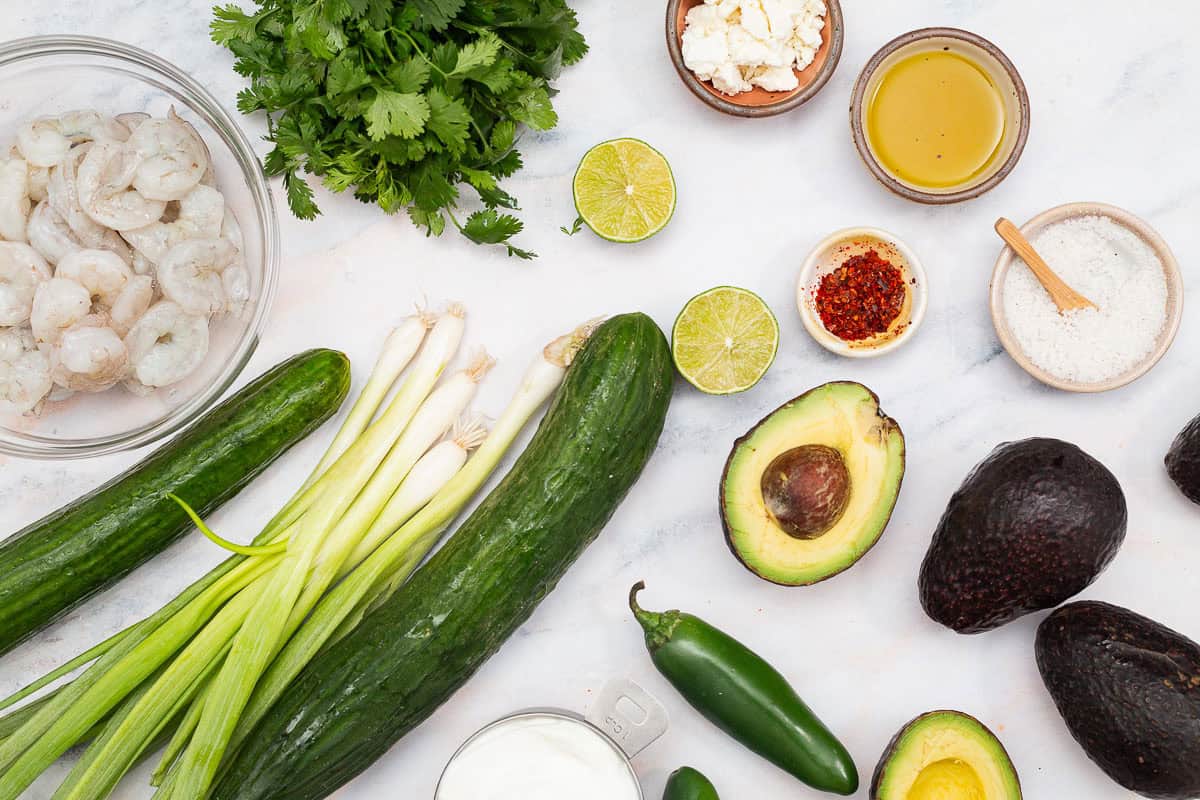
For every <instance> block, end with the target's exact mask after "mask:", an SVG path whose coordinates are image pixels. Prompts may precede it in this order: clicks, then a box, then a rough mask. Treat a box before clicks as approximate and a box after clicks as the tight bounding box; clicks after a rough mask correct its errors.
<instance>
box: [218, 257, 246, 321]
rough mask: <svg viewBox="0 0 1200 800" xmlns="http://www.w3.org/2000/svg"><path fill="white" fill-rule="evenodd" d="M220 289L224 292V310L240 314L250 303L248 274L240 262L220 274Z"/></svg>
mask: <svg viewBox="0 0 1200 800" xmlns="http://www.w3.org/2000/svg"><path fill="white" fill-rule="evenodd" d="M221 287H222V288H223V289H224V290H225V310H226V311H227V312H229V313H230V314H240V313H242V310H243V309H245V308H246V303H248V302H250V273H249V272H248V271H247V270H246V268H245V267H243V266H242V264H241V262H240V261H239V262H238V263H236V264H234V265H232V266H230V267H228V268H227V269H226V270H225V271H224V272H222V273H221Z"/></svg>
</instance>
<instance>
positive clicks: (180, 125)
mask: <svg viewBox="0 0 1200 800" xmlns="http://www.w3.org/2000/svg"><path fill="white" fill-rule="evenodd" d="M127 147H128V149H129V151H130V152H131V153H132V154H133V155H134V157H135V158H136V159H137V162H138V165H137V170H136V172H135V174H134V177H133V186H134V188H135V189H137V190H138V192H140V193H141V195H142V196H143V197H146V198H149V199H151V200H179V199H182V198H183V196H184V195H185V194H187V193H188V192H190V191H191V190H192V189H193V188H195V186H196V184H198V183H200V179H201V178H203V177H204V173H206V172H208V167H209V161H210V159H209V153H208V148H207V147H206V146H205V144H204V140H203V139H201V138H200V135H199V134H198V133H197V132H196V129H195V128H193V127H192V126H191V125H188V124H187V123H185V122H184V121H183V120H182V119H180V117H179V115H178V114H176V113H175V109H174V108H172V109H171V111H170V113H169V114H168V116H167V117H166V118H164V119H148V120H146V121H145V122H143V123H142V124H141V125H138V126H137V128H136V129H135V130H134V132H133V134H132V135H131V136H130V137H129V142H128V145H127Z"/></svg>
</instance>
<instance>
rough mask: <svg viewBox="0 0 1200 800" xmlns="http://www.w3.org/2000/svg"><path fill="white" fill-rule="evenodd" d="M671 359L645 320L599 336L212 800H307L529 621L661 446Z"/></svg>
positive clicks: (618, 324) (281, 709) (629, 318)
mask: <svg viewBox="0 0 1200 800" xmlns="http://www.w3.org/2000/svg"><path fill="white" fill-rule="evenodd" d="M672 377H673V371H672V366H671V353H670V349H669V347H668V346H667V342H666V339H665V338H664V337H663V334H662V331H660V330H659V329H658V327H657V326H656V325H655V324H654V322H653V321H651V320H650V318H649V317H646V316H645V315H642V314H627V315H623V316H619V317H615V318H613V319H611V320H609V321H608V322H606V323H604V324H603V325H601V326H600V327H599V328H598V329H597V330H596V332H595V333H594V334H593V335H592V337H591V339H590V340H589V341H588V343H587V344H585V345H584V347H583V349H582V350H581V351H580V352H579V354H578V355H577V356H576V359H575V362H574V364H573V365H572V366H571V367H570V369H569V370H568V373H567V375H566V378H565V380H564V382H563V385H562V386H561V387H560V388H559V390H558V393H557V394H556V395H555V398H554V400H553V402H552V404H551V407H550V409H549V410H548V411H547V412H546V416H545V418H544V419H543V420H542V423H541V425H540V426H539V428H538V431H537V434H536V435H535V436H534V437H533V440H532V441H531V442H530V444H529V446H528V447H527V448H526V449H525V452H524V453H522V454H521V456H520V457H519V458H518V459H517V462H516V464H515V465H514V466H513V468H512V471H511V472H509V473H508V475H507V476H506V477H505V478H504V480H503V481H502V482H501V483H500V484H499V485H498V486H497V487H496V489H495V490H494V491H492V493H491V494H489V495H488V497H487V498H486V499H485V500H484V501H483V503H482V504H481V505H480V506H479V508H478V509H477V510H476V511H475V512H474V513H473V514H472V515H471V516H470V517H469V518H468V519H467V520H466V521H465V522H464V523H463V524H462V526H461V527H460V528H459V529H458V532H457V533H456V534H455V535H454V536H453V537H452V538H451V539H450V540H449V541H448V542H447V543H446V545H445V546H444V547H442V549H441V550H439V551H438V552H437V553H436V554H435V555H434V556H433V557H432V558H431V559H430V560H429V562H428V563H427V564H426V565H425V566H423V567H422V568H421V569H420V570H418V571H417V572H416V573H415V574H414V575H413V577H412V579H411V580H410V581H409V583H408V584H407V585H406V586H405V587H403V588H402V589H401V590H400V591H399V592H397V593H396V594H395V595H394V596H393V597H392V598H391V599H390V600H388V601H387V602H386V603H384V604H383V605H381V606H380V607H379V608H378V609H377V610H376V611H374V612H373V613H371V614H370V615H368V616H367V617H366V618H365V619H364V620H363V621H362V623H361V624H360V625H359V626H358V627H357V628H356V629H355V630H354V631H353V632H351V633H350V634H348V635H347V636H346V637H345V638H343V639H342V640H340V641H339V642H338V643H337V644H336V645H334V646H332V647H330V648H329V649H328V650H326V651H325V652H324V653H322V654H321V655H318V656H317V657H316V658H315V659H314V660H313V661H312V662H310V663H309V665H308V667H307V668H306V669H305V670H304V672H302V673H301V674H300V675H299V676H298V677H297V678H296V680H295V682H294V683H293V684H292V685H291V686H290V687H289V688H288V690H287V691H286V692H285V693H284V694H283V695H282V696H281V697H280V699H279V700H278V701H277V702H276V703H275V705H274V706H273V707H272V708H271V710H270V711H269V712H267V715H266V716H265V717H263V719H262V720H261V721H260V722H259V724H258V726H257V727H256V728H255V730H254V731H253V732H252V733H251V734H250V735H249V736H248V737H247V738H246V743H245V744H244V745H243V747H242V748H241V750H240V751H239V752H238V753H237V754H236V755H234V756H233V757H232V759H231V760H230V761H229V762H227V764H226V768H225V770H224V774H223V776H222V777H221V779H220V780H219V782H218V783H217V785H216V787H215V789H214V791H213V793H212V794H211V795H210V800H266V798H279V799H280V800H282V798H287V799H288V800H316V799H317V798H323V797H326V796H327V795H328V794H329V793H330V792H332V791H333V790H335V789H336V788H337V787H339V786H341V785H342V784H344V783H345V782H347V781H348V780H350V779H351V778H353V777H354V776H355V775H357V774H359V773H360V772H362V771H363V770H365V769H366V768H367V767H369V766H370V765H371V764H372V763H373V762H374V761H375V760H376V759H377V758H379V757H380V756H381V755H383V754H384V753H385V752H386V751H387V750H388V748H389V747H391V746H392V745H393V744H395V742H396V741H397V740H398V739H400V738H401V737H402V736H404V735H405V734H406V733H408V732H409V731H411V730H412V729H413V728H415V727H416V726H417V725H418V724H420V723H421V722H422V721H423V720H424V719H425V718H427V717H428V716H429V715H430V714H432V713H433V712H434V710H435V709H437V708H438V706H440V705H441V704H442V703H443V702H445V701H446V700H447V699H448V698H449V697H450V696H451V695H452V694H453V693H454V692H455V691H456V690H457V689H459V687H461V686H462V685H463V684H464V683H466V682H467V680H468V679H469V678H470V677H471V676H472V675H473V674H474V673H475V671H476V670H477V669H479V667H480V666H482V665H483V663H484V662H485V661H487V659H488V658H489V657H490V656H491V655H492V654H493V653H495V652H496V650H497V649H499V647H500V646H501V645H502V644H503V643H504V641H505V640H506V639H508V637H509V636H511V635H512V634H513V632H514V631H516V629H517V628H518V627H519V626H520V625H521V624H522V623H523V622H525V620H526V619H528V618H529V616H530V614H532V613H533V610H534V609H535V608H536V607H537V605H538V603H539V602H540V601H541V600H542V598H544V597H545V596H546V594H547V593H549V592H550V590H551V589H553V588H554V586H555V584H556V583H557V582H558V580H559V579H560V578H561V577H562V575H563V573H564V572H565V571H566V570H567V568H568V567H569V566H570V565H571V564H572V563H573V562H574V561H575V559H576V558H577V557H578V556H579V555H580V553H582V552H583V550H584V549H585V548H586V547H587V545H588V544H589V543H591V542H592V540H593V539H595V537H596V536H597V534H598V533H599V532H600V529H601V528H603V527H604V525H605V523H606V522H607V521H608V519H609V518H610V517H611V516H612V514H613V512H614V511H615V510H616V508H617V505H618V504H619V503H620V502H621V500H622V498H624V496H625V494H626V493H627V492H628V490H629V488H630V487H631V486H632V485H633V483H634V481H636V480H637V478H638V476H639V475H640V474H641V471H642V468H643V467H644V466H645V464H646V461H647V460H648V459H649V457H650V454H651V453H652V452H653V451H654V447H655V445H656V443H657V442H658V437H659V434H660V433H661V431H662V427H663V421H664V418H665V416H666V412H667V405H668V403H669V402H670V396H671V382H672Z"/></svg>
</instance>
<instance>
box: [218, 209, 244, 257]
mask: <svg viewBox="0 0 1200 800" xmlns="http://www.w3.org/2000/svg"><path fill="white" fill-rule="evenodd" d="M221 238H222V239H228V240H229V241H230V243H231V244H232V245H233V246H234V247H236V248H237V249H238V252H239V253H240V252H242V251H243V250H245V249H246V248H245V240H244V239H242V226H241V224H239V223H238V221H237V217H236V216H234V213H233V211H231V210H230V208H229V206H226V207H225V216H224V218H223V219H222V220H221Z"/></svg>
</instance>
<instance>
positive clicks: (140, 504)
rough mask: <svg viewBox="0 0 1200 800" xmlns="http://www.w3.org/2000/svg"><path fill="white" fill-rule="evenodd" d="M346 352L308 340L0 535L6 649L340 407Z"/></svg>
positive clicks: (155, 548) (114, 577)
mask: <svg viewBox="0 0 1200 800" xmlns="http://www.w3.org/2000/svg"><path fill="white" fill-rule="evenodd" d="M349 388H350V363H349V361H347V359H346V356H345V355H343V354H342V353H339V352H337V351H335V350H309V351H307V352H305V353H301V354H299V355H297V356H294V357H292V358H290V359H288V360H287V361H284V362H282V363H281V364H279V365H277V366H275V367H274V368H273V369H271V370H270V371H269V372H267V373H265V374H263V375H262V376H260V377H259V378H257V379H256V380H254V381H253V382H251V383H250V384H248V385H247V386H246V387H245V388H243V389H242V390H241V391H239V392H237V393H236V394H234V395H233V396H231V397H230V398H229V399H228V400H226V401H224V402H223V403H221V404H220V405H218V406H217V407H216V408H214V409H213V410H212V411H210V412H208V413H207V414H205V415H204V416H203V417H202V418H201V419H200V420H198V421H197V422H196V423H195V424H194V425H192V426H191V427H190V428H188V429H187V430H186V431H185V432H184V433H182V434H180V436H179V437H178V438H176V439H174V440H172V441H171V442H169V443H167V444H166V445H163V446H162V447H160V448H159V449H158V450H156V451H155V452H154V453H153V454H151V455H150V456H149V457H148V458H147V459H145V460H144V461H142V462H141V463H140V464H138V465H137V466H135V467H133V468H132V469H131V470H129V471H128V472H126V473H124V474H122V475H119V476H118V477H116V478H114V479H113V480H111V481H109V482H108V483H107V484H105V485H104V486H101V487H100V488H99V489H96V490H95V491H93V492H91V493H89V494H87V495H84V496H83V497H81V498H79V499H78V500H76V501H74V502H73V503H71V504H70V505H67V506H64V507H63V508H61V509H59V510H58V511H55V512H54V513H52V514H50V515H49V516H47V517H44V518H42V519H40V520H38V521H37V522H34V523H33V524H31V525H29V526H28V527H26V528H24V529H23V530H21V531H19V532H17V533H15V534H13V535H12V536H11V537H9V538H8V539H7V540H5V541H4V542H3V543H0V654H3V653H5V652H7V651H9V650H11V649H12V648H13V647H14V646H16V645H17V644H18V643H19V642H21V641H22V640H23V639H25V638H26V637H28V636H30V635H31V634H33V633H35V632H36V631H38V630H40V629H41V628H43V627H45V626H46V625H48V624H49V623H51V622H52V621H54V620H55V619H56V618H58V617H60V616H61V615H63V614H64V613H66V612H67V611H69V610H70V609H72V608H74V607H75V606H76V605H78V604H79V603H81V602H83V601H84V600H86V599H87V598H88V597H90V596H92V595H93V594H95V593H96V592H99V591H100V590H102V589H104V588H105V587H107V586H110V585H111V584H113V583H115V582H116V581H118V580H119V579H121V578H122V577H124V576H125V575H126V574H128V573H129V572H130V571H131V570H133V569H134V568H135V567H137V566H138V565H139V564H141V563H142V562H144V561H146V560H147V559H149V558H150V557H151V556H154V555H156V554H158V553H160V552H161V551H162V550H164V549H165V548H166V547H167V546H168V545H170V544H171V543H172V542H174V541H175V540H176V539H178V538H179V537H180V536H182V535H183V534H184V533H186V532H187V531H189V530H191V529H192V523H191V521H190V520H189V519H188V517H187V515H186V514H185V513H184V512H183V510H182V509H181V508H180V507H179V506H178V505H176V504H175V502H174V501H173V500H171V499H170V498H169V497H168V496H167V495H168V494H169V493H174V494H177V495H179V496H180V497H182V498H184V499H185V500H187V501H188V503H190V504H191V505H192V506H193V507H194V508H195V509H196V510H197V511H198V512H199V513H200V514H201V515H207V514H210V513H212V512H213V511H214V510H216V509H217V508H219V507H220V506H221V505H222V504H223V503H225V502H226V501H227V500H229V499H230V498H232V497H233V496H234V495H236V494H237V493H238V492H239V491H241V490H242V488H243V487H244V486H245V485H246V484H248V483H249V482H250V481H251V480H253V479H254V478H255V477H256V476H257V475H258V474H259V473H260V472H262V471H263V470H264V469H266V468H267V466H268V465H269V464H271V462H273V461H274V460H275V459H277V458H279V456H281V455H283V454H284V453H285V452H287V450H288V449H289V448H291V447H292V445H294V444H296V443H297V442H299V441H300V440H302V439H303V438H304V437H305V436H307V435H308V434H310V433H312V432H313V431H314V430H316V428H317V427H319V426H320V425H321V423H322V422H324V421H325V420H327V419H329V418H330V417H331V416H333V415H334V414H335V413H336V412H337V410H338V408H339V407H340V406H341V404H342V401H343V400H344V399H345V398H346V393H347V392H348V391H349Z"/></svg>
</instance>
